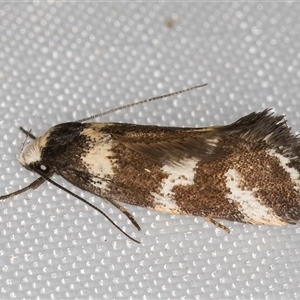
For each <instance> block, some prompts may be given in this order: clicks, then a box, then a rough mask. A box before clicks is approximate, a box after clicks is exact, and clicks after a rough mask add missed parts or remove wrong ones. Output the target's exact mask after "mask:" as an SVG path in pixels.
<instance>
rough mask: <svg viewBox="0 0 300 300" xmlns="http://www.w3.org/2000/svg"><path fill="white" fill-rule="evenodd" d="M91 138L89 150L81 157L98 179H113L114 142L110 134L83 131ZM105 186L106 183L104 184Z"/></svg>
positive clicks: (89, 129)
mask: <svg viewBox="0 0 300 300" xmlns="http://www.w3.org/2000/svg"><path fill="white" fill-rule="evenodd" d="M81 134H83V135H87V136H88V137H89V138H90V141H89V143H88V146H87V149H88V151H86V152H84V153H83V155H82V156H81V157H80V159H81V160H82V162H83V164H84V165H85V166H86V167H87V169H88V171H89V173H90V174H91V175H93V176H94V177H95V179H96V178H98V179H105V178H112V177H113V175H114V171H113V167H114V164H115V159H112V158H111V157H112V155H113V153H112V148H113V146H114V141H113V139H112V137H111V135H110V134H106V133H101V132H95V131H94V130H92V129H91V128H87V129H85V130H83V131H82V133H81ZM103 184H104V183H103Z"/></svg>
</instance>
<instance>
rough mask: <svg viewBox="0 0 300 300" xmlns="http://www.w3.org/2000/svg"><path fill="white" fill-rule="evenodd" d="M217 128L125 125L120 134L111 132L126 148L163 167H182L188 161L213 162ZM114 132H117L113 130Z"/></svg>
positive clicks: (217, 139)
mask: <svg viewBox="0 0 300 300" xmlns="http://www.w3.org/2000/svg"><path fill="white" fill-rule="evenodd" d="M216 128H217V127H208V128H172V127H158V126H143V125H131V124H122V128H120V129H121V131H120V130H119V128H118V130H115V131H112V132H110V133H111V135H112V136H113V137H114V138H115V139H116V140H118V141H119V142H120V143H122V144H124V145H125V146H126V147H128V148H130V149H132V150H134V151H137V152H139V153H141V154H143V155H145V156H146V157H148V158H150V159H151V160H153V161H157V162H160V163H172V164H177V163H180V160H182V159H184V158H188V157H196V158H199V159H200V158H201V159H202V160H206V159H212V157H213V156H214V154H216V153H217V151H216V144H218V142H219V138H220V137H219V136H218V135H217V134H216ZM110 129H112V130H114V129H117V128H111V127H110Z"/></svg>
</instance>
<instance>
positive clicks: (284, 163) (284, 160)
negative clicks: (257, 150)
mask: <svg viewBox="0 0 300 300" xmlns="http://www.w3.org/2000/svg"><path fill="white" fill-rule="evenodd" d="M267 153H268V154H269V155H270V156H273V157H274V156H275V157H277V158H278V160H279V164H280V166H281V167H282V168H283V169H284V170H285V171H286V172H287V173H288V174H289V175H290V178H291V181H292V182H293V183H294V184H295V187H294V188H295V190H297V191H299V189H300V180H299V178H300V174H299V172H298V170H297V169H295V168H292V167H289V166H288V164H289V163H290V162H291V160H290V158H288V157H285V156H283V155H282V154H279V153H277V152H276V151H275V150H274V149H270V150H267Z"/></svg>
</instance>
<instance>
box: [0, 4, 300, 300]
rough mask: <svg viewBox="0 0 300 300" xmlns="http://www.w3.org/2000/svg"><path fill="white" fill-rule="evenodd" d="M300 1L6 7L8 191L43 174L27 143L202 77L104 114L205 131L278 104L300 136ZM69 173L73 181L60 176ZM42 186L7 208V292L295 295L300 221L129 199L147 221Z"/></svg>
mask: <svg viewBox="0 0 300 300" xmlns="http://www.w3.org/2000/svg"><path fill="white" fill-rule="evenodd" d="M299 16H300V3H217V2H214V3H203V4H201V3H198V4H197V3H186V4H183V3H174V4H172V3H110V4H109V3H88V2H85V3H84V2H83V3H68V2H66V3H53V2H51V3H33V4H31V3H23V4H22V3H3V2H2V3H0V103H1V107H0V114H1V116H0V136H1V138H0V167H1V180H0V185H1V189H0V191H1V192H0V194H4V193H6V192H11V191H13V190H15V189H17V188H19V187H21V186H25V185H26V184H27V183H28V182H30V181H32V180H33V179H34V178H36V176H35V175H34V174H31V173H30V172H28V171H26V170H25V169H23V168H21V167H20V165H19V164H18V162H17V160H16V155H17V153H18V152H19V149H20V145H21V142H22V140H23V138H24V135H22V134H21V133H20V132H19V130H18V126H20V125H22V126H24V127H26V128H28V129H29V128H32V129H33V132H34V133H35V134H36V135H40V134H42V133H43V132H44V131H45V130H47V129H48V128H49V127H50V126H52V125H54V124H56V123H59V122H66V121H71V120H76V119H79V118H83V117H85V116H89V115H91V114H95V113H97V112H100V111H104V110H107V109H109V108H113V107H116V106H119V105H120V104H125V103H130V102H133V101H136V100H141V99H144V98H148V97H152V96H155V95H160V94H163V93H166V92H170V91H175V90H179V89H181V88H184V87H188V86H191V85H195V84H199V83H206V82H207V83H209V86H208V87H206V88H202V89H200V90H197V91H193V92H191V93H186V94H184V95H182V96H180V97H172V98H169V99H166V100H163V101H160V102H156V103H151V104H148V105H142V106H138V107H135V108H132V109H129V110H123V111H121V112H119V113H115V114H112V115H110V116H107V117H104V118H102V119H101V120H100V121H104V122H105V121H108V120H110V121H115V122H133V123H143V124H159V125H176V126H206V125H212V124H225V123H230V122H232V121H235V120H236V119H237V118H239V117H241V116H242V115H244V114H247V113H249V112H251V111H255V110H256V111H258V110H262V109H264V108H266V107H273V108H274V110H275V111H276V113H279V114H282V113H284V114H286V115H287V118H288V120H289V124H290V125H291V126H292V127H293V130H294V132H299V131H300V121H299V108H300V102H299V101H300V100H299V99H300V87H299V83H300V78H299V77H300V72H299V63H300V37H299V35H300V21H299V19H300V17H299ZM55 179H56V181H57V182H59V183H61V184H64V185H65V186H66V187H69V188H72V187H71V186H70V185H69V184H68V183H66V182H65V181H63V180H62V179H61V178H59V177H56V178H55ZM72 190H74V191H76V192H77V193H79V194H80V195H82V196H84V197H85V198H86V199H89V200H90V201H92V202H93V203H94V204H96V205H97V206H98V207H100V208H101V209H103V210H104V211H105V212H107V213H108V214H109V215H110V216H111V217H112V219H113V220H115V221H116V222H117V223H118V224H119V225H120V226H122V228H124V229H125V230H126V231H127V232H128V233H129V234H131V235H132V236H135V237H136V238H137V239H139V240H141V242H142V243H141V244H140V245H138V244H135V243H133V242H131V241H130V240H128V239H127V238H126V237H124V236H123V235H122V234H121V233H120V232H118V231H117V230H116V229H115V228H113V227H112V226H111V225H110V224H109V223H108V222H107V221H106V220H105V219H104V218H103V217H102V216H101V215H99V214H97V213H96V212H95V211H93V210H92V209H90V208H88V207H87V206H85V205H84V204H83V203H81V202H79V201H77V200H74V199H73V198H72V197H70V196H68V195H66V194H65V193H64V192H61V191H59V190H58V189H57V188H56V187H53V186H50V185H49V184H44V185H43V186H42V187H40V188H39V189H38V190H35V191H33V192H27V193H24V194H22V195H20V196H18V197H16V198H14V199H8V200H6V201H3V202H1V203H0V211H1V214H0V226H1V227H0V293H1V295H0V298H1V299H14V298H39V299H50V298H51V299H61V298H66V299H74V298H80V299H88V298H89V299H100V298H104V299H105V298H106V299H112V298H123V299H129V298H132V299H142V298H143V299H166V298H169V299H220V298H222V299H250V298H251V299H297V298H299V297H300V292H299V281H300V280H299V276H300V274H299V272H300V264H299V263H300V253H299V252H300V237H299V234H300V225H299V226H288V227H286V228H278V227H267V226H265V227H263V226H251V225H244V224H239V223H231V222H228V221H224V224H226V225H227V226H229V227H230V228H231V231H232V232H231V234H227V233H225V232H223V231H221V230H220V229H218V228H216V227H214V226H213V225H212V224H210V223H208V222H206V221H205V220H203V219H202V218H195V217H182V216H171V215H167V214H162V213H157V212H155V211H148V210H146V209H141V208H137V207H129V206H127V207H128V208H129V210H130V211H131V212H133V213H134V216H135V218H136V219H137V220H138V222H139V223H140V225H141V226H142V228H143V230H142V231H141V232H136V230H135V228H134V227H133V226H132V225H131V224H130V223H129V222H128V221H127V219H126V218H125V217H124V216H123V215H121V214H120V213H119V212H118V211H117V210H116V209H113V208H111V207H110V206H109V205H107V204H104V203H103V201H102V200H101V199H99V198H97V197H93V196H91V195H90V194H88V193H82V192H81V191H80V190H78V189H76V188H72Z"/></svg>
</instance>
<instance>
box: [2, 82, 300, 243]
mask: <svg viewBox="0 0 300 300" xmlns="http://www.w3.org/2000/svg"><path fill="white" fill-rule="evenodd" d="M202 86H204V85H199V86H195V87H192V88H189V89H186V90H181V91H178V92H175V93H172V94H166V95H163V96H159V97H155V98H151V99H146V100H143V101H140V102H137V103H133V104H130V105H125V106H122V107H119V108H116V109H113V110H110V111H107V112H104V113H100V114H97V115H95V116H92V117H89V118H86V119H82V120H79V121H76V122H68V123H62V124H58V125H56V126H53V127H51V128H50V129H49V130H48V131H46V133H45V134H43V135H42V136H41V137H38V138H36V137H35V136H34V135H33V134H32V133H31V132H30V131H26V130H24V129H23V128H21V130H22V131H23V132H24V133H25V134H26V138H28V137H30V138H31V139H33V141H32V142H26V139H25V141H24V143H23V145H22V148H21V152H20V154H19V156H18V160H19V162H20V163H21V165H22V166H24V167H25V168H26V169H28V170H30V171H33V172H36V173H37V174H38V175H39V177H38V178H37V179H36V180H35V181H34V182H32V183H31V184H29V185H28V186H27V187H24V188H22V189H20V190H18V191H15V192H13V193H11V194H7V195H4V196H1V197H0V200H4V199H6V198H9V197H12V196H16V195H18V194H21V193H23V192H25V191H27V190H29V189H36V188H37V187H39V186H40V185H41V184H43V183H44V182H45V181H48V182H50V183H52V184H54V185H56V186H57V187H59V188H61V189H63V190H64V191H66V192H67V193H69V194H71V195H72V196H74V197H76V198H78V199H80V200H81V201H83V202H84V203H86V204H88V205H89V206H91V207H92V208H94V209H96V210H97V211H98V212H100V213H101V214H103V215H104V216H105V217H106V218H107V219H108V220H109V221H110V222H112V223H113V221H112V220H111V219H110V218H109V216H107V215H106V214H105V213H104V212H102V211H101V210H99V209H98V208H97V207H95V206H94V205H93V204H91V203H89V202H87V201H86V200H85V199H83V198H81V197H79V196H78V195H76V194H74V193H73V192H71V191H70V190H68V189H66V188H65V187H62V186H61V185H59V184H58V183H56V182H55V181H53V180H52V179H51V177H52V176H53V175H54V174H56V175H60V176H62V177H63V178H65V179H66V180H67V181H69V182H70V183H71V184H73V185H75V186H77V187H79V188H80V189H82V190H86V191H89V192H90V193H92V194H94V195H97V196H99V197H101V198H102V199H104V200H106V201H107V202H110V203H111V204H112V205H114V206H115V207H117V208H118V209H119V210H120V211H121V212H123V213H124V214H125V215H126V216H127V217H128V218H129V220H130V221H131V222H132V223H133V224H134V226H135V227H136V228H137V229H138V230H140V229H141V228H140V226H139V225H138V223H137V221H136V220H135V219H134V217H133V216H132V215H131V214H130V213H129V212H128V211H127V209H126V208H125V207H123V206H122V205H121V204H120V202H124V203H128V204H132V205H138V206H142V207H146V208H150V209H154V210H157V211H162V212H168V213H172V214H182V215H183V214H184V215H193V216H201V217H204V218H206V219H207V220H209V221H211V222H212V223H213V224H215V225H217V226H219V227H220V228H223V229H224V230H226V231H228V232H229V229H228V228H227V227H225V226H223V225H221V224H220V223H219V222H217V221H216V220H215V219H227V220H232V221H238V222H243V223H250V224H265V225H279V226H283V225H286V224H294V223H296V222H298V221H299V220H300V180H299V174H300V173H299V172H300V160H299V153H300V139H299V138H298V136H295V135H293V134H292V133H291V129H290V128H289V127H288V126H287V124H286V121H285V119H284V117H283V116H275V115H274V114H273V113H272V112H270V109H266V110H264V111H262V112H253V113H250V114H249V115H247V116H244V117H242V118H240V119H239V120H237V121H236V122H234V123H232V124H229V125H226V126H211V127H204V128H178V127H160V126H150V125H134V124H122V123H92V122H91V123H85V122H86V121H89V120H91V119H94V118H96V117H99V116H102V115H104V114H108V113H111V112H113V111H116V110H119V109H123V108H126V107H129V106H133V105H137V104H141V103H145V102H149V101H153V100H157V99H161V98H165V97H168V96H171V95H176V94H179V93H183V92H186V91H190V90H192V89H195V88H198V87H202ZM113 224H114V226H116V227H117V228H118V229H119V230H121V231H122V232H123V233H124V234H125V235H126V236H127V237H129V238H130V239H132V240H134V241H136V240H135V239H133V238H132V237H130V236H129V235H128V234H127V233H125V232H124V231H123V230H122V229H121V228H120V227H119V226H117V225H116V224H115V223H113ZM136 242H138V241H136Z"/></svg>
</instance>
